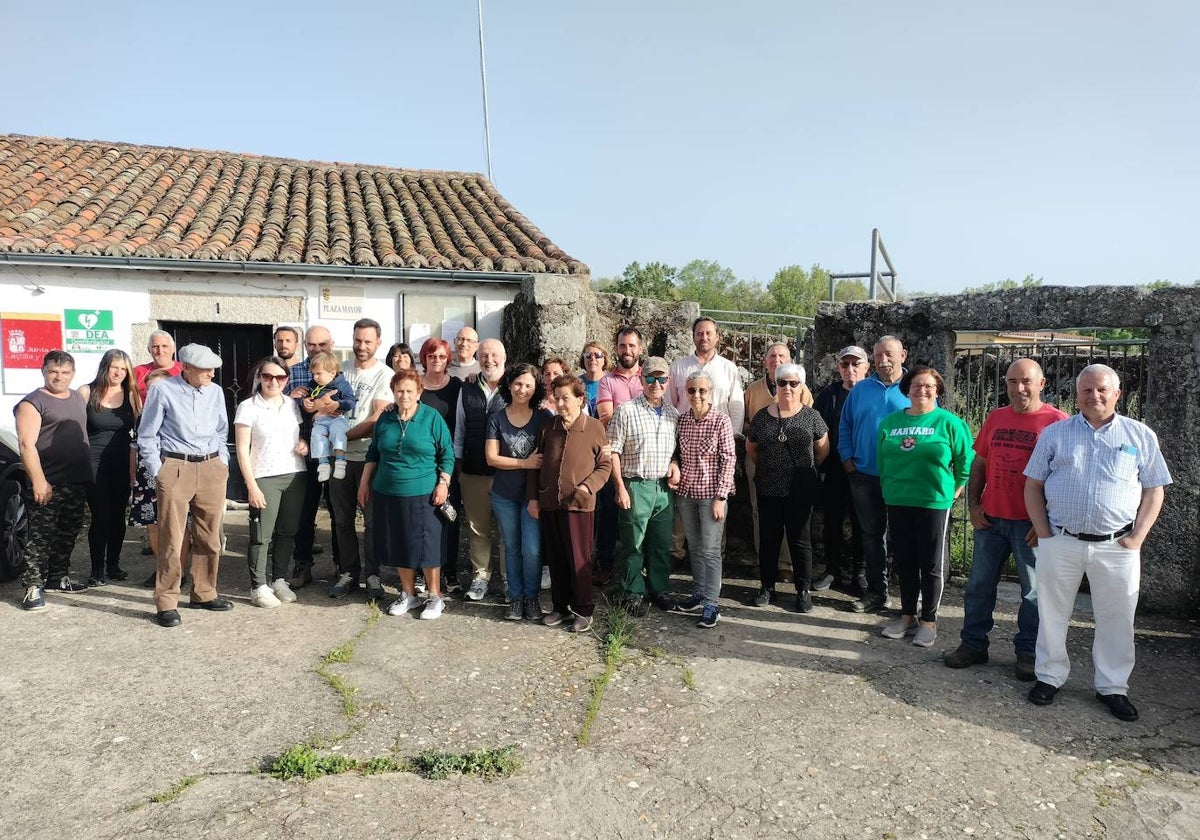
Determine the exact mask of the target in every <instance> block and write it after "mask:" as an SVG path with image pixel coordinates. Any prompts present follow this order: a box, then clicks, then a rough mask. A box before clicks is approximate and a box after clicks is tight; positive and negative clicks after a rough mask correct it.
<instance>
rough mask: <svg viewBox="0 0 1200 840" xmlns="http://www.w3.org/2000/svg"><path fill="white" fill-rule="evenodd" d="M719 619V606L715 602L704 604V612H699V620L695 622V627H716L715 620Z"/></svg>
mask: <svg viewBox="0 0 1200 840" xmlns="http://www.w3.org/2000/svg"><path fill="white" fill-rule="evenodd" d="M720 620H721V608H720V607H718V606H717V605H716V604H706V605H705V606H704V612H702V613H701V614H700V620H699V621H697V622H696V626H697V627H705V628H708V627H716V626H717V622H718V621H720Z"/></svg>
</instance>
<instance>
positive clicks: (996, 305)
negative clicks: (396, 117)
mask: <svg viewBox="0 0 1200 840" xmlns="http://www.w3.org/2000/svg"><path fill="white" fill-rule="evenodd" d="M1081 326H1087V327H1127V328H1128V327H1149V328H1150V344H1149V348H1148V354H1149V375H1148V381H1147V400H1146V423H1147V425H1149V426H1150V427H1151V428H1152V429H1154V431H1155V432H1156V433H1157V434H1158V437H1159V443H1160V445H1161V446H1162V450H1163V455H1164V457H1165V458H1166V460H1167V466H1168V467H1169V468H1170V470H1171V477H1172V479H1173V480H1174V484H1172V485H1171V486H1170V487H1168V488H1167V492H1166V502H1165V504H1164V506H1163V511H1162V514H1161V516H1160V517H1159V520H1158V524H1157V525H1156V526H1155V527H1154V530H1152V531H1151V532H1150V537H1149V539H1147V541H1146V543H1145V545H1144V546H1143V550H1142V602H1143V604H1144V605H1145V606H1148V607H1150V608H1151V609H1155V610H1159V611H1165V612H1176V613H1191V614H1196V613H1198V612H1200V290H1198V289H1195V288H1186V287H1173V288H1167V289H1155V290H1153V291H1150V290H1148V289H1144V288H1139V287H1134V286H1084V287H1078V286H1072V287H1066V286H1038V287H1035V288H1030V289H1010V290H1005V291H997V292H989V293H985V294H973V295H950V296H945V297H924V298H916V299H914V300H910V301H902V302H899V303H869V302H868V303H822V304H821V305H820V308H819V310H818V312H817V318H816V324H815V326H814V329H813V359H814V362H815V365H816V367H815V369H816V370H820V371H827V370H829V369H830V368H831V367H832V365H833V363H834V361H835V360H834V358H833V354H834V353H836V352H837V351H838V349H840V348H841V347H844V346H845V345H847V344H860V345H862V346H864V347H866V348H868V350H869V349H870V347H871V345H872V344H873V343H874V341H875V339H876V338H878V337H879V336H881V335H885V334H888V333H891V334H893V335H896V336H897V337H899V338H900V339H901V340H902V341H903V342H904V344H905V346H906V347H907V348H908V351H909V362H910V363H912V362H925V363H927V364H931V365H933V366H934V367H935V368H937V369H938V370H939V371H941V372H942V373H943V375H947V386H948V388H950V389H951V392H952V395H953V388H954V383H953V379H952V376H953V371H954V365H953V359H954V331H955V330H1062V329H1070V328H1073V327H1081Z"/></svg>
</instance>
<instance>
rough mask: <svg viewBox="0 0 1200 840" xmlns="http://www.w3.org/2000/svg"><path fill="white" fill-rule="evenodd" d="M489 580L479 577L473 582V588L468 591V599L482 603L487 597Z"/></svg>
mask: <svg viewBox="0 0 1200 840" xmlns="http://www.w3.org/2000/svg"><path fill="white" fill-rule="evenodd" d="M487 590H488V579H487V578H485V577H477V578H475V580H473V581H471V588H470V589H468V590H467V597H468V598H470V599H471V600H472V601H482V600H483V599H484V596H485V595H487Z"/></svg>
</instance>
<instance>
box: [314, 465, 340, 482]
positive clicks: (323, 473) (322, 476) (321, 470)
mask: <svg viewBox="0 0 1200 840" xmlns="http://www.w3.org/2000/svg"><path fill="white" fill-rule="evenodd" d="M342 473H343V474H345V468H344V467H343V468H342ZM328 480H329V462H328V461H322V462H321V463H319V464H317V481H319V482H321V483H322V484H324V483H325V482H326V481H328Z"/></svg>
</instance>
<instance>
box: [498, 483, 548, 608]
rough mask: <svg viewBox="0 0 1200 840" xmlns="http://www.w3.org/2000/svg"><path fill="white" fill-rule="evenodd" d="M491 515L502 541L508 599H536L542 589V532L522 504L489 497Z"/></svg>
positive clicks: (511, 500)
mask: <svg viewBox="0 0 1200 840" xmlns="http://www.w3.org/2000/svg"><path fill="white" fill-rule="evenodd" d="M492 512H493V513H494V514H495V515H496V521H497V522H498V523H500V536H501V537H502V538H503V539H504V567H505V574H506V575H507V576H508V597H509V598H510V599H511V598H536V597H537V596H538V589H539V588H540V587H541V585H542V531H541V527H540V526H539V525H538V521H537V520H536V519H534V518H533V517H532V516H530V515H529V508H528V507H527V505H526V503H525V502H518V501H516V500H514V499H506V498H504V497H503V496H497V495H496V494H495V493H493V494H492Z"/></svg>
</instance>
